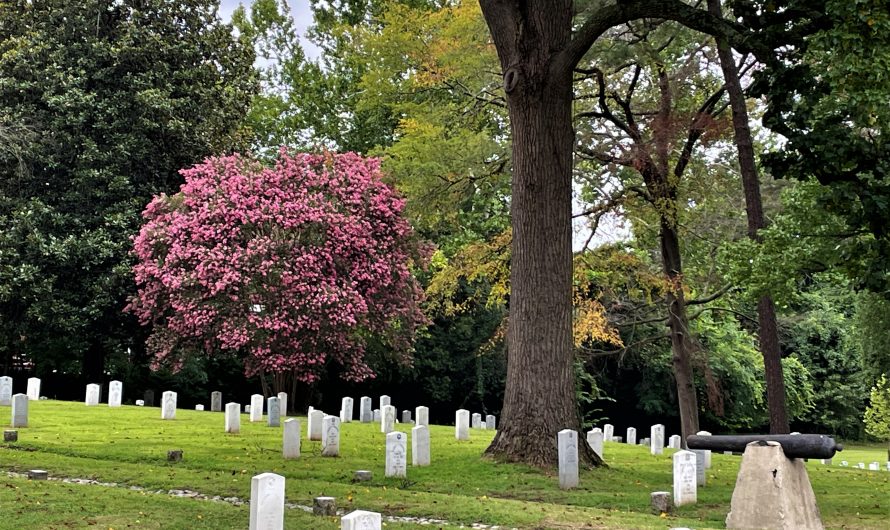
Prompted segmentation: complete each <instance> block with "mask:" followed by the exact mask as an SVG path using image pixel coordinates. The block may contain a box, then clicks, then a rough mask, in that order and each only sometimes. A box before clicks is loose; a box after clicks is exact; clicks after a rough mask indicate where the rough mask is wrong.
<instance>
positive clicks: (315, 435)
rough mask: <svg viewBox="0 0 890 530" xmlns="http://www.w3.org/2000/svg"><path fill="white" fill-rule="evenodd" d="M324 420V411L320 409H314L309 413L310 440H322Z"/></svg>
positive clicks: (308, 428)
mask: <svg viewBox="0 0 890 530" xmlns="http://www.w3.org/2000/svg"><path fill="white" fill-rule="evenodd" d="M323 421H324V412H322V411H320V410H313V411H312V412H310V413H309V421H308V426H307V431H308V434H309V439H310V440H315V441H318V442H320V441H321V433H322V425H321V423H322V422H323Z"/></svg>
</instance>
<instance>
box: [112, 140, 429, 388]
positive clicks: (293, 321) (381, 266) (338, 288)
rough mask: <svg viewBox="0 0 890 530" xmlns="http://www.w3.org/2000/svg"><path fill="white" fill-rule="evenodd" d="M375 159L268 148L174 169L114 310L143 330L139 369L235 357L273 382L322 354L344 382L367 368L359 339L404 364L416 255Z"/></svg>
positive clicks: (306, 376)
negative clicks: (132, 288) (174, 185)
mask: <svg viewBox="0 0 890 530" xmlns="http://www.w3.org/2000/svg"><path fill="white" fill-rule="evenodd" d="M379 167H380V166H379V162H378V160H376V159H372V158H362V157H361V156H359V155H356V154H352V153H348V154H330V153H326V154H322V155H315V154H295V155H292V154H290V153H288V152H287V150H285V149H282V150H281V152H280V153H279V155H278V157H277V160H276V161H275V162H274V165H273V167H266V166H264V165H263V164H262V163H260V162H258V161H257V160H255V159H252V158H250V157H245V156H240V155H237V154H236V155H232V156H225V157H219V158H210V159H207V160H205V161H204V162H203V163H201V164H198V165H196V166H194V167H192V168H190V169H186V170H183V171H182V175H183V177H184V178H185V184H184V185H183V186H182V188H181V190H180V192H179V193H177V194H175V195H172V196H167V195H160V196H157V197H155V198H154V199H153V200H152V201H151V203H150V204H149V205H148V207H147V208H146V209H145V211H144V213H143V217H144V218H145V224H144V225H143V227H142V229H141V230H140V232H139V234H138V235H137V236H136V237H135V238H134V248H133V253H134V254H135V256H136V258H137V263H136V265H135V266H134V273H135V279H136V283H137V286H138V292H137V294H136V296H134V297H133V298H132V299H131V301H130V303H129V305H128V306H127V310H128V311H131V312H133V313H134V314H135V315H136V316H137V317H138V318H139V320H140V322H141V323H142V324H143V325H151V326H152V327H153V329H152V332H151V336H150V338H149V339H148V344H147V346H148V349H149V351H150V353H151V354H152V355H153V357H154V361H153V367H154V368H158V367H160V366H163V365H167V366H169V367H170V368H172V369H173V370H176V369H178V368H180V367H181V366H182V363H183V362H184V361H185V360H186V359H187V358H188V357H189V356H191V355H206V356H218V355H237V356H239V357H240V358H243V361H244V368H245V373H246V375H248V376H252V375H261V376H263V377H262V379H263V381H264V384H265V381H266V378H265V376H266V375H270V376H272V380H273V382H274V386H275V387H276V390H279V389H282V387H285V388H286V383H285V381H289V382H290V383H291V384H293V385H296V383H297V382H302V383H311V382H313V381H315V380H317V379H318V377H319V375H320V374H321V372H322V371H323V370H325V369H326V367H327V365H328V364H329V363H331V362H333V363H336V364H337V365H339V367H340V368H341V370H342V371H341V373H342V377H343V378H344V379H346V380H352V381H359V380H363V379H367V378H370V377H373V376H374V373H373V371H372V369H371V368H370V367H369V366H368V363H367V362H366V356H365V352H366V347H367V345H368V343H369V341H370V340H373V341H375V343H380V344H383V345H384V346H385V348H386V349H387V350H388V351H391V352H393V354H394V358H396V359H398V360H400V361H404V362H408V361H410V358H411V356H410V353H411V347H412V344H413V339H414V336H415V332H416V331H417V330H418V328H419V327H420V326H422V325H423V324H424V323H425V318H424V316H423V314H422V313H421V311H420V308H419V301H420V299H421V296H422V291H421V289H420V288H419V286H418V285H417V283H416V282H415V280H414V277H413V276H412V273H411V268H412V266H413V265H414V264H415V263H421V262H423V261H425V260H424V259H422V257H421V254H422V252H421V251H420V250H421V246H420V245H418V243H417V241H416V239H415V237H414V234H413V232H412V229H411V227H410V226H409V224H408V222H407V221H406V220H405V218H404V217H403V216H402V208H403V206H404V200H403V199H402V198H400V197H399V196H398V195H397V194H396V193H395V192H394V191H393V189H392V188H390V187H389V186H388V185H386V184H385V183H384V182H383V181H382V180H381V173H380V170H379Z"/></svg>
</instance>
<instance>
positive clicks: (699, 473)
mask: <svg viewBox="0 0 890 530" xmlns="http://www.w3.org/2000/svg"><path fill="white" fill-rule="evenodd" d="M692 452H693V453H695V482H696V484H698V486H699V487H702V486H705V485H706V483H707V477H706V475H705V472H706V471H707V469H708V468H707V465H706V464H705V451H704V450H703V449H694V450H693V451H692Z"/></svg>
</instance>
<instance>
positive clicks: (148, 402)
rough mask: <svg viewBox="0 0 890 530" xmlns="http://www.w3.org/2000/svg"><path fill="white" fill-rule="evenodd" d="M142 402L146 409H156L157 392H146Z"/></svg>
mask: <svg viewBox="0 0 890 530" xmlns="http://www.w3.org/2000/svg"><path fill="white" fill-rule="evenodd" d="M142 401H143V402H144V403H145V406H146V407H154V406H155V391H154V390H146V391H145V392H143V394H142Z"/></svg>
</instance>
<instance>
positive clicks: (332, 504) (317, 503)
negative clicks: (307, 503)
mask: <svg viewBox="0 0 890 530" xmlns="http://www.w3.org/2000/svg"><path fill="white" fill-rule="evenodd" d="M312 513H313V514H315V515H321V516H327V517H331V516H334V515H337V499H336V498H334V497H315V498H314V499H312Z"/></svg>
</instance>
